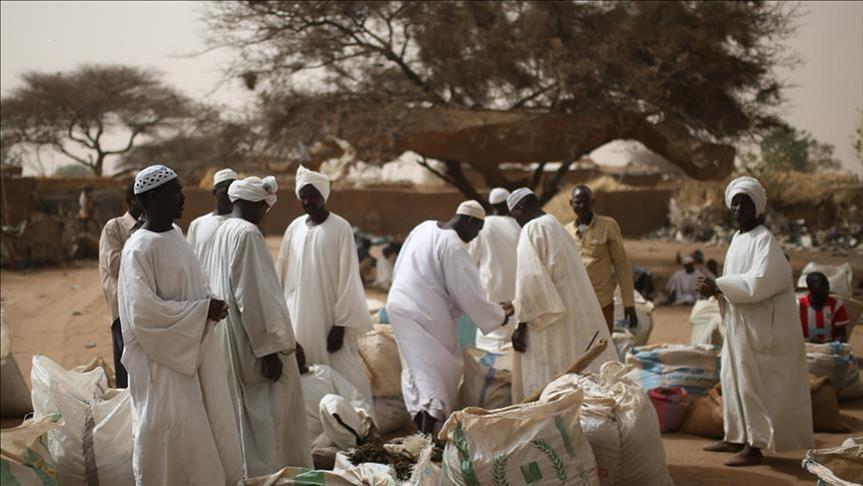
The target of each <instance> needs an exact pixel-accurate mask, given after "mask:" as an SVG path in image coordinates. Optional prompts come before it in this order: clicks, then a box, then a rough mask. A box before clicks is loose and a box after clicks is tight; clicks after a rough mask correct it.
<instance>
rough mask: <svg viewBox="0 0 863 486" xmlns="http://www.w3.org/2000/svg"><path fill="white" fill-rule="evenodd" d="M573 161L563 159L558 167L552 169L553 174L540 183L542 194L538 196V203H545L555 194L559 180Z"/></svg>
mask: <svg viewBox="0 0 863 486" xmlns="http://www.w3.org/2000/svg"><path fill="white" fill-rule="evenodd" d="M573 162H575V161H574V160H572V159H569V160H564V161H563V162H561V163H560V167H558V168H557V170H556V171H554V174H553V175H552V176H551V177H549V178H547V179H546V180H545V182H544V183H543V184H542V195H541V196H540V197H539V202H540V204H545V203H547V202H548V201H550V200H551V198H553V197H554V196H555V195H556V194H557V192H558V190H559V188H558V186H559V184H560V180H561V179H563V176H565V175H566V173H567V172H569V168H570V167H571V166H572V163H573Z"/></svg>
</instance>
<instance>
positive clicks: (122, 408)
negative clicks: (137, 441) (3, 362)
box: [2, 355, 135, 486]
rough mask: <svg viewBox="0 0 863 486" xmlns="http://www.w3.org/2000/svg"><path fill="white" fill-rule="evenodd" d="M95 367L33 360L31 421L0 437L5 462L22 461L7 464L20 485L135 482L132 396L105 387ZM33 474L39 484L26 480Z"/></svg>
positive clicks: (100, 371) (102, 373) (103, 377)
mask: <svg viewBox="0 0 863 486" xmlns="http://www.w3.org/2000/svg"><path fill="white" fill-rule="evenodd" d="M98 363H99V361H96V360H94V361H93V362H92V363H91V365H92V366H91V367H90V369H86V368H84V369H81V370H66V369H63V368H62V367H61V366H60V365H58V364H57V363H55V362H54V361H52V360H51V359H49V358H46V357H45V356H38V355H37V356H34V357H33V370H32V374H31V381H32V383H33V391H32V400H33V413H34V415H33V419H31V420H27V421H25V422H24V424H22V425H21V426H20V427H17V428H15V429H12V430H8V431H7V430H4V431H3V435H2V447H3V452H4V454H3V455H4V460H6V457H10V458H18V459H20V460H14V461H7V462H12V463H10V464H8V465H9V467H10V470H12V471H13V477H14V478H16V479H18V482H19V483H21V484H43V481H45V478H54V479H55V481H59V484H110V485H118V486H123V485H130V486H131V485H134V484H135V481H134V478H133V476H132V403H131V397H130V395H129V392H128V390H117V389H114V388H110V387H109V385H108V377H107V374H106V372H105V369H103V368H102V367H100V366H97V364H98ZM4 467H5V466H4ZM31 476H36V477H37V478H39V479H38V481H37V482H35V483H32V482H28V481H27V478H30V477H31ZM4 479H5V477H4ZM44 484H56V483H52V482H50V481H47V482H44Z"/></svg>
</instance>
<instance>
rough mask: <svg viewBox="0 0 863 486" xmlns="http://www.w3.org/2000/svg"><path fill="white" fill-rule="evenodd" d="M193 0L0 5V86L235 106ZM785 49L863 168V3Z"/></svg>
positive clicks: (813, 115)
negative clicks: (106, 67) (71, 72)
mask: <svg viewBox="0 0 863 486" xmlns="http://www.w3.org/2000/svg"><path fill="white" fill-rule="evenodd" d="M201 7H202V6H201V4H200V3H198V2H173V1H172V2H155V1H146V2H103V1H97V2H72V1H65V2H35V1H27V2H23V1H22V2H17V1H2V2H0V91H2V92H3V94H6V93H8V90H9V89H10V88H12V87H14V86H15V85H16V83H18V77H19V75H20V74H21V73H22V72H24V71H28V70H40V71H50V70H57V71H62V70H66V69H71V68H73V67H75V66H76V65H78V64H80V63H126V64H138V65H145V66H149V67H152V68H156V69H158V70H159V71H161V72H163V73H164V74H165V79H166V81H167V82H168V83H169V84H171V85H174V86H176V87H178V88H180V89H181V90H183V91H184V92H185V93H186V94H188V95H190V96H193V97H197V98H201V99H203V98H205V97H206V98H207V99H209V100H211V101H216V102H220V103H226V104H229V105H232V106H240V105H242V104H243V102H244V101H245V100H247V99H248V96H249V95H248V94H246V93H244V92H243V90H242V89H241V88H240V87H239V85H238V84H237V83H233V84H229V85H228V86H223V87H222V88H219V89H217V90H215V92H214V89H215V88H216V84H217V82H218V81H219V79H220V72H219V66H220V65H221V63H223V62H225V60H226V59H227V58H228V57H227V56H228V53H226V52H218V51H217V52H211V53H208V54H205V55H203V56H200V57H191V58H189V57H183V55H184V54H189V53H193V52H197V51H200V50H202V49H203V47H204V42H203V29H204V26H203V24H202V22H201V21H200V9H201ZM804 8H805V9H806V10H808V11H809V14H808V15H806V16H805V17H803V18H802V19H801V20H800V29H799V30H798V32H797V35H796V36H795V37H794V38H793V39H790V40H789V43H788V45H789V47H790V48H791V49H793V50H794V51H796V52H797V53H798V54H799V55H800V57H802V59H803V61H804V64H802V65H801V66H799V67H797V68H796V69H795V70H793V71H783V72H782V77H783V78H784V79H786V80H787V81H789V82H791V83H792V84H794V85H795V87H793V88H791V89H789V90H788V91H787V95H788V99H789V103H788V105H787V106H786V107H785V109H784V110H783V115H784V116H785V118H786V119H787V120H788V121H789V122H790V123H791V124H792V125H794V126H796V127H798V128H801V129H804V130H807V131H809V132H811V133H812V134H813V135H815V137H816V138H818V139H819V140H821V141H823V142H827V143H831V144H833V145H834V146H835V147H836V155H837V156H838V157H839V158H840V159H841V160H842V161H843V163H844V164H845V167H846V168H849V169H852V170H854V171H855V172H857V173H863V164H861V161H860V160H859V159H856V158H855V155H854V153H853V150H852V148H851V133H852V132H853V130H854V122H855V116H856V112H855V110H856V109H858V108H860V107H863V1H858V2H805V3H804Z"/></svg>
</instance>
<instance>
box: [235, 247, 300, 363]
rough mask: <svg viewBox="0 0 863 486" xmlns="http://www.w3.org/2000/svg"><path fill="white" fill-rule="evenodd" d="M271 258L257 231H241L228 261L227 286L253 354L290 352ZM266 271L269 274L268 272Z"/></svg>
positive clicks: (285, 310)
mask: <svg viewBox="0 0 863 486" xmlns="http://www.w3.org/2000/svg"><path fill="white" fill-rule="evenodd" d="M272 261H273V260H272V257H271V256H270V252H269V250H268V249H267V243H266V242H265V241H264V238H263V236H262V235H261V234H260V233H257V232H252V231H245V232H243V233H242V238H241V240H240V241H239V243H238V245H237V250H236V253H235V256H234V258H233V259H232V261H231V288H233V289H234V296H235V298H236V301H237V306H238V307H239V309H238V310H239V311H240V315H242V316H243V318H242V320H243V328H244V329H245V331H246V336H247V337H248V338H249V344H250V345H251V347H252V350H253V351H254V353H255V357H257V358H262V357H264V356H266V355H268V354H273V353H277V352H288V353H290V352H293V351H294V348H295V347H296V343H295V342H294V336H293V333H292V332H290V329H291V326H290V324H288V325H285V323H286V322H290V317H289V315H288V308H287V306H286V305H285V298H284V295H283V294H282V289H281V288H279V287H278V286H277V285H273V284H274V283H276V282H277V279H276V275H275V271H274V270H273V264H272ZM268 274H269V275H268Z"/></svg>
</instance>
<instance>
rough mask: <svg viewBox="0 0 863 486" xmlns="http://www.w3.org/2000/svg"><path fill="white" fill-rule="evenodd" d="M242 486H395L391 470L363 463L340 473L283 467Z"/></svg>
mask: <svg viewBox="0 0 863 486" xmlns="http://www.w3.org/2000/svg"><path fill="white" fill-rule="evenodd" d="M238 484H241V485H243V486H293V485H298V486H299V485H303V486H309V485H321V486H396V484H397V483H396V480H395V477H394V475H393V474H392V468H390V466H387V465H384V464H374V463H370V462H369V463H364V464H360V465H359V466H355V467H352V468H350V469H344V470H340V471H317V470H313V469H305V468H301V467H285V468H282V469H281V470H279V471H278V472H276V473H273V474H270V475H269V476H260V477H256V478H250V479H244V480H242V481H240V482H239V483H238Z"/></svg>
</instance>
